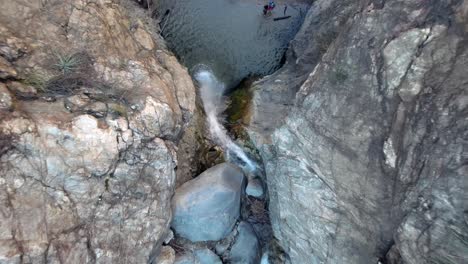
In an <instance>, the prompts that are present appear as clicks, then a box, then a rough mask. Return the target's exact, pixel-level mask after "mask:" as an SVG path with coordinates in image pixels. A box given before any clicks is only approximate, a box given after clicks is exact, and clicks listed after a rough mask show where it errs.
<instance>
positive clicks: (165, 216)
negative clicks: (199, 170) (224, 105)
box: [0, 0, 195, 263]
mask: <svg viewBox="0 0 468 264" xmlns="http://www.w3.org/2000/svg"><path fill="white" fill-rule="evenodd" d="M1 6H2V8H1V10H0V223H1V225H0V263H147V262H148V261H153V260H154V263H172V262H173V261H174V252H173V250H172V249H170V248H168V247H165V248H163V249H161V245H162V243H163V240H164V239H165V238H166V237H167V232H168V228H169V225H170V219H171V207H170V198H171V197H172V195H173V191H174V187H175V174H176V172H175V168H176V166H177V156H176V152H177V144H178V141H179V139H180V138H181V136H182V131H183V130H184V128H185V126H186V124H187V123H188V122H189V121H190V120H191V117H192V115H193V112H194V109H195V89H194V87H193V84H192V81H191V78H190V76H189V74H188V73H187V70H186V69H185V68H184V67H182V66H181V65H180V64H179V63H178V62H177V59H176V58H175V57H174V56H173V55H172V54H171V53H170V52H168V51H167V50H166V49H165V46H164V43H163V41H162V40H161V39H159V38H158V36H157V35H156V34H157V32H156V30H157V29H154V28H151V25H150V24H147V23H145V21H142V20H140V19H139V18H136V17H134V16H132V15H131V13H132V12H133V11H134V10H133V9H132V8H136V7H135V6H133V3H132V2H130V1H116V0H95V1H92V0H89V1H83V0H65V1H64V0H50V1H40V0H32V1H21V0H13V1H1ZM135 12H136V11H135ZM141 18H143V17H141ZM160 252H162V253H161V256H162V257H160V258H159V259H158V257H159V254H160Z"/></svg>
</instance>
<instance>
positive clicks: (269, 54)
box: [156, 0, 308, 88]
mask: <svg viewBox="0 0 468 264" xmlns="http://www.w3.org/2000/svg"><path fill="white" fill-rule="evenodd" d="M265 3H266V2H265ZM265 3H262V2H259V1H255V0H253V1H247V0H177V1H174V0H160V1H158V4H157V5H158V6H157V7H156V8H157V9H159V10H169V12H168V14H167V15H165V16H164V17H163V19H162V21H161V24H160V26H161V30H162V35H163V37H164V38H165V39H166V41H167V43H168V46H169V48H170V49H171V50H172V51H173V52H175V53H176V55H177V56H178V57H179V59H180V61H181V62H182V63H183V64H184V65H186V66H187V67H188V68H189V69H192V68H193V67H194V66H196V65H198V64H204V65H208V66H209V67H210V68H211V69H212V70H213V72H214V73H215V75H216V77H217V78H218V79H219V80H220V81H222V82H224V83H225V84H226V86H227V87H228V88H232V87H234V86H236V85H237V84H238V83H239V82H240V81H241V80H242V79H243V78H245V77H247V76H249V75H266V74H270V73H272V72H273V71H275V70H276V69H278V68H279V66H280V63H281V60H282V57H283V55H284V52H285V50H286V49H287V45H288V43H289V41H290V40H291V39H292V38H293V37H294V36H295V34H296V33H297V31H298V30H299V28H300V26H301V24H302V21H303V19H304V16H305V14H306V11H307V9H308V6H307V5H305V4H300V3H297V4H288V9H287V13H286V15H289V16H291V17H290V18H288V19H284V20H278V21H275V20H274V18H277V17H282V16H283V11H284V5H283V4H277V7H276V9H275V10H274V11H273V14H272V15H271V16H268V17H265V16H264V15H263V13H262V9H263V5H264V4H265ZM161 13H164V12H161Z"/></svg>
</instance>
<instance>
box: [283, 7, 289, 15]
mask: <svg viewBox="0 0 468 264" xmlns="http://www.w3.org/2000/svg"><path fill="white" fill-rule="evenodd" d="M286 10H288V5H284V12H283V15H286Z"/></svg>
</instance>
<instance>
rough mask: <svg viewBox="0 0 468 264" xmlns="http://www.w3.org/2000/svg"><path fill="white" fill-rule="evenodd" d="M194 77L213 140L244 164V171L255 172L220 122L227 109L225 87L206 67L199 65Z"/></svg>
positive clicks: (253, 163)
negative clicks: (224, 95)
mask: <svg viewBox="0 0 468 264" xmlns="http://www.w3.org/2000/svg"><path fill="white" fill-rule="evenodd" d="M194 77H195V79H196V80H197V82H198V84H199V86H200V96H201V99H202V101H203V106H204V108H205V113H206V118H207V122H208V126H209V129H210V133H211V136H212V137H213V140H215V141H217V143H218V144H220V145H221V147H223V148H224V150H225V151H226V153H228V154H229V153H232V154H233V155H235V156H236V157H237V158H238V159H240V160H241V161H242V162H243V163H245V166H243V167H244V169H248V170H249V171H254V170H255V169H256V164H255V162H253V161H252V160H251V159H249V157H247V155H246V154H245V152H244V151H243V150H242V149H241V148H240V147H239V146H238V145H237V144H236V143H234V142H233V141H232V139H231V138H230V137H229V136H228V135H227V132H226V129H225V128H224V126H223V125H222V124H221V122H220V120H219V116H220V114H221V113H222V112H223V111H224V109H225V103H224V100H223V93H224V91H225V89H226V87H225V85H224V84H223V83H222V82H220V81H219V80H218V79H217V78H216V76H215V75H214V73H213V72H212V71H211V69H210V68H209V67H207V66H204V65H198V66H197V67H196V70H195V72H194Z"/></svg>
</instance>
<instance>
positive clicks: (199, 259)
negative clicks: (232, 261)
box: [175, 249, 222, 264]
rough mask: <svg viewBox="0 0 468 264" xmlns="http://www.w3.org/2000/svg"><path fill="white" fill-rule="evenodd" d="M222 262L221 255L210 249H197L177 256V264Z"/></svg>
mask: <svg viewBox="0 0 468 264" xmlns="http://www.w3.org/2000/svg"><path fill="white" fill-rule="evenodd" d="M198 263H200V264H201V263H203V264H222V262H221V260H220V259H219V257H218V256H217V255H216V254H215V253H214V252H213V251H211V250H209V249H195V250H193V252H187V253H185V254H183V255H182V256H178V257H177V258H176V261H175V264H198Z"/></svg>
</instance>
